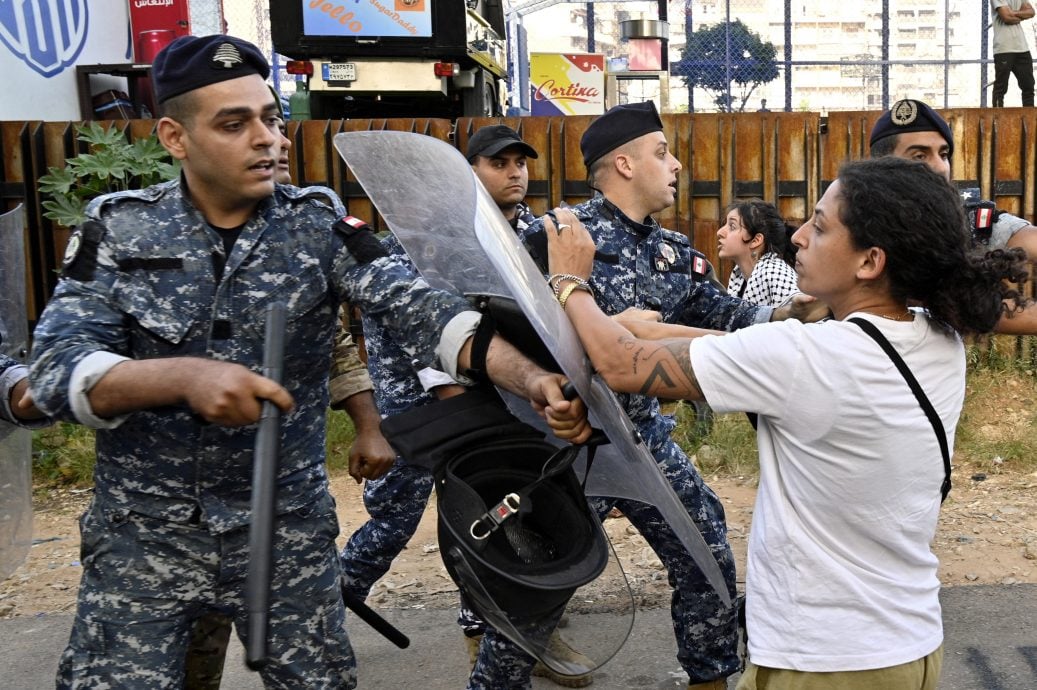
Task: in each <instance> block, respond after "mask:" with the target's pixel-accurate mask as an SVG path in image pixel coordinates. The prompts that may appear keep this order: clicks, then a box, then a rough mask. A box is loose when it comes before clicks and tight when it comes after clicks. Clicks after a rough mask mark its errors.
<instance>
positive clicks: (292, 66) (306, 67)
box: [284, 60, 313, 77]
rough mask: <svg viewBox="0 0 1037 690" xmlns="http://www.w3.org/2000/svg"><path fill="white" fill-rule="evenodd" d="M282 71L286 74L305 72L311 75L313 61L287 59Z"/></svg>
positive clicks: (308, 75)
mask: <svg viewBox="0 0 1037 690" xmlns="http://www.w3.org/2000/svg"><path fill="white" fill-rule="evenodd" d="M284 71H285V72H288V74H305V75H306V76H307V77H312V76H313V63H312V62H310V61H309V60H289V61H288V62H286V63H285V65H284Z"/></svg>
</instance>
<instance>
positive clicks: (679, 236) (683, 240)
mask: <svg viewBox="0 0 1037 690" xmlns="http://www.w3.org/2000/svg"><path fill="white" fill-rule="evenodd" d="M659 232H660V233H661V234H662V236H663V239H664V240H666V241H667V242H673V243H675V244H680V245H685V246H688V247H690V246H691V240H689V239H688V236H687V235H685V234H684V233H682V232H677V231H676V230H667V229H666V228H663V227H660V228H659ZM691 251H692V252H693V253H696V252H697V250H695V249H694V248H693V249H692V250H691Z"/></svg>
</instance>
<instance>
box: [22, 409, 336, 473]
mask: <svg viewBox="0 0 1037 690" xmlns="http://www.w3.org/2000/svg"><path fill="white" fill-rule="evenodd" d="M355 437H356V432H355V431H354V430H353V422H352V420H350V418H349V415H347V414H346V413H345V412H340V411H336V410H328V433H327V443H326V447H327V462H328V471H329V472H331V473H333V474H334V473H339V472H346V471H348V469H349V447H350V446H351V445H352V443H353V439H354V438H355ZM32 457H33V462H32V475H33V477H32V478H33V484H34V485H35V486H36V487H37V488H49V487H54V486H90V484H91V483H92V482H93V476H94V463H95V461H96V455H95V454H94V431H93V429H89V428H87V427H85V426H80V425H79V424H71V423H68V422H58V423H57V424H55V425H53V426H50V427H47V428H45V429H39V430H37V431H35V432H33V435H32Z"/></svg>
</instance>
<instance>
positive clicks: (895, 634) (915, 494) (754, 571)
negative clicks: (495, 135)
mask: <svg viewBox="0 0 1037 690" xmlns="http://www.w3.org/2000/svg"><path fill="white" fill-rule="evenodd" d="M556 213H557V217H558V223H559V226H558V227H560V228H561V231H560V232H559V231H557V229H556V227H555V226H553V225H552V226H551V227H549V232H548V236H549V238H550V266H551V272H552V273H553V274H559V275H564V277H562V278H558V277H557V276H556V277H555V284H556V285H557V286H558V288H559V293H558V294H559V301H561V302H563V305H562V306H563V309H564V310H565V312H566V314H567V315H568V316H569V318H570V319H571V320H572V322H573V324H574V325H575V327H576V330H577V331H578V333H579V335H580V339H581V340H582V341H583V344H584V346H585V347H586V349H587V352H588V354H589V356H590V358H591V360H592V362H593V363H594V366H595V367H596V368H597V370H598V372H599V373H600V374H601V375H602V376H603V377H604V379H605V381H606V382H607V383H608V384H609V385H610V386H611V387H612V388H614V389H615V390H618V391H627V392H639V393H643V394H648V395H656V396H659V397H665V398H688V399H705V400H706V401H707V402H709V404H710V405H711V406H712V407H713V408H714V409H715V410H717V411H720V412H733V411H742V412H754V413H757V414H758V417H759V423H758V429H757V438H758V445H759V453H760V483H759V490H758V494H757V499H756V508H755V511H754V514H753V523H752V529H751V533H750V538H749V553H748V563H747V574H746V606H747V619H748V647H749V665H748V667H747V668H746V671H745V673H743V675H742V678H741V680H740V682H739V685H738V688H739V690H750V689H753V688H761V689H764V688H766V689H770V690H774V689H778V690H782V689H786V688H799V689H806V690H812V689H820V688H825V689H835V688H838V689H839V690H858V689H859V690H864V689H865V688H868V689H871V688H879V687H883V688H898V689H902V690H912V689H920V690H921V689H930V688H935V687H936V683H937V679H938V678H939V674H940V666H941V662H942V650H943V646H942V645H943V628H942V621H941V613H940V602H939V598H938V592H939V581H938V579H937V560H936V557H935V556H934V555H933V553H932V552H931V551H930V549H929V544H930V542H931V540H932V538H933V535H934V533H935V530H936V521H937V516H938V514H939V510H940V502H941V495H942V493H943V491H942V490H943V489H944V488H945V482H946V481H948V480H949V475H948V474H947V472H948V471H949V458H948V457H947V455H946V454H945V453H944V452H943V451H942V450H941V443H940V441H939V440H938V439H939V438H940V436H943V437H944V438H945V439H946V447H947V449H952V448H953V443H954V431H955V427H956V426H957V422H958V416H959V414H960V412H961V406H962V401H963V398H964V395H965V347H964V345H963V343H962V339H961V335H963V334H968V333H984V332H988V331H990V330H991V329H992V328H993V327H994V325H995V324H996V323H997V321H998V318H999V317H1000V316H1001V314H1002V312H1003V311H1004V310H1006V309H1008V308H1018V303H1019V302H1020V301H1021V297H1020V296H1019V295H1018V294H1017V293H1016V292H1015V291H1013V290H1011V289H1009V288H1008V287H1006V285H1005V283H1003V282H1002V281H1004V280H1008V281H1012V282H1017V281H1018V280H1020V279H1022V277H1023V275H1024V263H1023V256H1022V253H1021V252H1020V251H1019V250H995V251H993V252H990V253H989V254H987V255H985V256H982V257H976V256H970V253H969V238H968V237H967V235H966V230H965V223H964V218H963V215H962V210H961V201H960V199H959V198H958V196H957V195H956V192H955V191H954V190H953V189H952V188H951V186H950V184H948V182H947V181H946V180H945V179H944V178H943V177H941V176H940V175H937V174H935V173H933V172H931V171H930V170H928V169H927V168H926V167H925V166H924V165H921V164H917V163H911V162H908V161H904V160H899V159H893V158H883V159H878V160H871V161H860V162H854V163H849V164H847V165H846V166H844V167H843V169H842V170H841V171H840V174H839V177H838V179H837V180H836V181H835V182H834V183H833V184H832V185H831V186H830V187H829V189H828V190H827V192H826V193H825V194H824V196H823V197H822V199H821V200H820V201H819V202H818V203H817V206H816V207H815V209H814V213H813V216H812V217H811V218H810V219H809V220H808V221H807V222H806V223H805V224H804V225H803V226H802V227H801V228H799V230H797V231H796V233H795V235H794V236H793V238H792V241H793V242H794V243H795V245H796V246H797V247H798V252H797V258H796V272H797V274H798V276H799V287H800V289H801V290H802V291H803V292H805V293H807V294H810V295H814V296H815V297H817V298H818V299H820V300H822V301H824V302H825V303H827V304H828V306H829V307H830V308H831V310H832V313H833V314H834V318H833V319H831V320H827V321H823V322H820V323H816V324H802V323H799V322H796V321H783V322H778V323H769V324H763V325H758V326H752V327H749V328H745V329H743V330H740V331H736V332H735V333H732V334H728V335H704V336H702V337H695V336H696V335H697V334H696V333H695V332H694V331H692V330H691V329H686V328H681V327H673V326H668V325H666V324H658V323H649V324H647V325H645V326H643V327H639V326H637V325H631V326H630V328H631V330H627V329H626V328H624V327H623V326H621V325H619V324H617V323H616V322H614V321H613V320H611V319H609V318H607V317H606V316H604V315H603V314H602V313H601V312H600V311H599V310H598V308H597V306H596V305H595V302H594V299H593V298H592V297H591V295H590V294H588V293H587V292H586V291H585V289H584V288H583V283H582V282H581V281H582V280H583V279H585V278H587V277H588V276H590V274H591V271H592V270H593V268H594V258H593V257H594V246H593V243H592V242H591V240H590V238H589V236H588V235H587V234H586V232H584V230H583V228H582V226H581V225H580V223H579V221H578V220H577V219H576V218H575V216H573V215H572V213H570V212H569V211H568V210H566V209H557V210H556ZM566 225H568V226H570V227H568V228H567V227H565V226H566ZM1002 299H1006V300H1008V301H1007V302H1005V303H1003V302H1002ZM1006 305H1009V306H1006ZM858 321H860V322H863V324H864V325H861V324H859V323H858ZM628 323H629V322H628ZM869 328H870V329H874V330H875V331H877V333H878V334H879V339H882V338H884V339H886V340H888V343H890V344H891V346H892V348H893V350H894V351H895V352H896V353H898V356H899V357H901V358H902V359H903V361H904V362H905V363H906V366H907V368H908V369H909V370H910V372H911V373H912V374H913V377H914V378H915V379H916V382H917V384H918V385H919V386H920V389H921V393H922V394H923V395H924V396H925V398H926V399H927V400H928V401H929V404H930V406H931V407H932V408H933V410H932V412H933V415H932V421H931V420H930V418H929V417H928V416H927V413H926V412H924V411H923V408H922V403H921V398H920V397H916V395H915V394H914V393H913V392H912V388H911V387H910V385H909V384H908V383H907V381H906V379H905V376H904V375H902V374H901V372H900V371H899V370H898V368H897V366H895V365H894V362H893V361H892V359H891V355H888V354H887V353H886V351H884V350H883V347H882V346H880V344H879V342H878V339H875V336H873V335H870V334H869V333H868V332H867V330H866V329H869ZM632 331H633V332H632ZM673 333H678V334H679V335H681V336H682V337H669V338H666V339H661V340H659V339H648V338H649V337H650V338H660V337H665V336H667V335H672V334H673ZM688 336H691V337H688ZM948 452H949V451H948ZM945 463H948V464H945Z"/></svg>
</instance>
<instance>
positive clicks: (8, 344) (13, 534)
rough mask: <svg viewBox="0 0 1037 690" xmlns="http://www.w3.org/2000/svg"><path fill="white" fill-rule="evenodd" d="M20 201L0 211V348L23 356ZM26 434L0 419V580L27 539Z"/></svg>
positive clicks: (24, 550) (20, 557) (19, 558)
mask: <svg viewBox="0 0 1037 690" xmlns="http://www.w3.org/2000/svg"><path fill="white" fill-rule="evenodd" d="M22 217H23V213H22V207H21V206H18V207H17V208H16V209H14V210H13V211H9V212H7V213H5V214H3V215H0V351H2V352H3V354H5V355H8V356H9V357H13V358H14V359H17V360H18V361H20V362H24V361H25V358H26V354H27V349H28V341H29V329H28V315H27V312H26V309H25V251H24V240H23V229H22ZM31 450H32V435H31V434H30V433H29V431H28V430H26V429H22V428H19V427H17V426H14V425H13V424H8V423H7V422H5V421H3V420H0V580H3V579H4V578H6V577H7V576H8V575H10V574H11V573H12V572H14V571H15V569H16V568H18V566H20V565H21V564H22V563H23V562H24V561H25V557H26V556H27V555H28V553H29V547H30V546H31V543H32V465H31Z"/></svg>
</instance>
